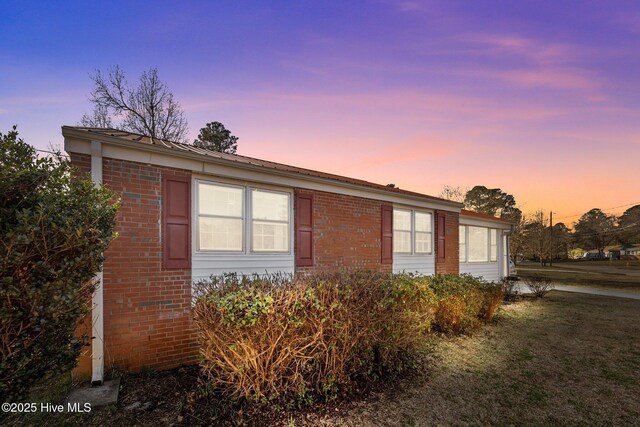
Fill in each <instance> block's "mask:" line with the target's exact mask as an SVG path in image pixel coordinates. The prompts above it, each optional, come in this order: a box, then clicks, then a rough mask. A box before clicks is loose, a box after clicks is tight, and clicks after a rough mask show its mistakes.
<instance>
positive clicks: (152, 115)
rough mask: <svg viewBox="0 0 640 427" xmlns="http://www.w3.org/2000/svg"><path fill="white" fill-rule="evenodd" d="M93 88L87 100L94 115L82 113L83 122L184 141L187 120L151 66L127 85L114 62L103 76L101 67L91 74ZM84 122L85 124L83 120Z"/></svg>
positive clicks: (89, 124) (121, 72)
mask: <svg viewBox="0 0 640 427" xmlns="http://www.w3.org/2000/svg"><path fill="white" fill-rule="evenodd" d="M91 79H92V80H93V82H94V89H93V91H92V92H91V97H90V101H91V102H92V103H93V104H94V114H93V116H88V115H87V114H85V115H84V116H83V118H82V120H81V123H82V124H83V125H85V126H97V127H106V124H107V123H108V127H114V123H113V122H114V120H115V121H117V122H116V123H115V127H118V128H121V129H123V130H126V131H129V132H136V133H141V134H143V135H147V136H151V137H153V138H160V139H167V140H170V141H177V142H185V141H186V135H187V131H188V128H187V121H186V119H185V117H184V112H183V111H182V108H181V107H180V105H179V104H178V103H177V102H176V101H175V100H174V98H173V94H172V93H171V92H170V91H169V88H168V87H167V85H166V83H164V82H163V81H161V80H160V79H159V77H158V70H157V69H156V68H151V69H149V71H145V72H143V73H142V74H141V75H140V80H139V83H138V86H137V87H134V88H132V87H130V86H129V84H128V82H127V80H126V78H125V75H124V72H123V71H122V70H121V69H120V67H118V66H115V67H113V68H112V69H110V70H109V73H108V75H107V76H106V77H105V76H104V75H103V74H102V73H101V72H100V70H96V73H95V75H93V76H91ZM85 123H86V124H85Z"/></svg>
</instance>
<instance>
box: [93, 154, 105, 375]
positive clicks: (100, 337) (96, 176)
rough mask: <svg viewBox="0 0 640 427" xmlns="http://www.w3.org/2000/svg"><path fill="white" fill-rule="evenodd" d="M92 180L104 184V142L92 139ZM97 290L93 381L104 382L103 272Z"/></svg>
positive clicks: (96, 277) (96, 279)
mask: <svg viewBox="0 0 640 427" xmlns="http://www.w3.org/2000/svg"><path fill="white" fill-rule="evenodd" d="M91 180H92V181H93V182H94V183H95V184H96V185H101V184H102V143H100V141H91ZM95 282H96V290H95V292H94V293H93V296H92V301H91V302H92V304H91V335H92V337H93V339H92V340H91V383H92V384H102V381H103V379H104V290H103V283H104V282H103V273H102V271H100V272H98V273H97V274H96V276H95Z"/></svg>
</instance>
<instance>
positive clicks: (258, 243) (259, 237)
mask: <svg viewBox="0 0 640 427" xmlns="http://www.w3.org/2000/svg"><path fill="white" fill-rule="evenodd" d="M253 250H254V251H257V252H258V251H273V252H287V251H288V250H289V224H287V223H284V224H282V223H281V224H278V223H273V222H260V221H254V222H253Z"/></svg>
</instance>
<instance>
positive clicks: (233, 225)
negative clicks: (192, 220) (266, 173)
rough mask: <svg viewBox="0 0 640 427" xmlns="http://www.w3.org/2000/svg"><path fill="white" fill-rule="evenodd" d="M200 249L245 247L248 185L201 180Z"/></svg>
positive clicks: (234, 249) (236, 250) (199, 196)
mask: <svg viewBox="0 0 640 427" xmlns="http://www.w3.org/2000/svg"><path fill="white" fill-rule="evenodd" d="M197 198H198V239H197V240H198V250H202V251H224V252H242V251H243V250H244V213H245V209H244V198H245V197H244V188H243V187H237V186H231V185H226V184H213V183H203V182H200V183H198V193H197Z"/></svg>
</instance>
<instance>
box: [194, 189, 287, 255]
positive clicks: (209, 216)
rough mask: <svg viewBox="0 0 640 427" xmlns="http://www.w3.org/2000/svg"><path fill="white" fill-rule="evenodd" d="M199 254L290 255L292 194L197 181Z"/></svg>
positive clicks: (197, 238)
mask: <svg viewBox="0 0 640 427" xmlns="http://www.w3.org/2000/svg"><path fill="white" fill-rule="evenodd" d="M196 214H197V230H196V241H197V246H196V250H198V251H202V252H237V253H248V252H253V253H290V252H291V243H290V242H291V226H292V222H291V194H290V193H288V192H283V191H275V190H268V189H263V188H256V187H252V186H239V185H232V184H223V183H217V182H210V181H202V180H198V181H197V190H196Z"/></svg>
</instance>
